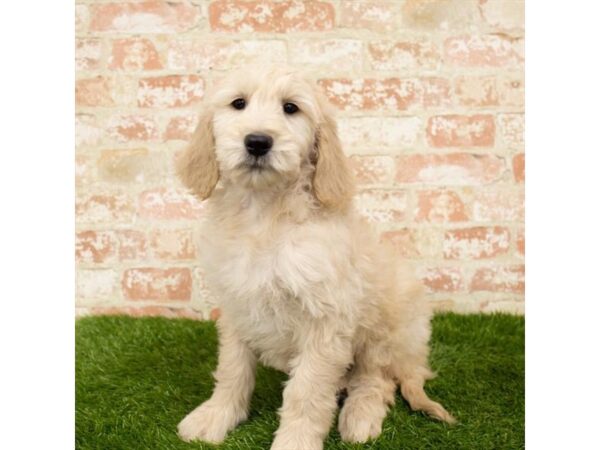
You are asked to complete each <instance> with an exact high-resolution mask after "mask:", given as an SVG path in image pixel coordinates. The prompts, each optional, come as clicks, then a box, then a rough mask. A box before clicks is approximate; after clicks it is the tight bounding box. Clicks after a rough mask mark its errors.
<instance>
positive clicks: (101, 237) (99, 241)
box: [75, 230, 117, 263]
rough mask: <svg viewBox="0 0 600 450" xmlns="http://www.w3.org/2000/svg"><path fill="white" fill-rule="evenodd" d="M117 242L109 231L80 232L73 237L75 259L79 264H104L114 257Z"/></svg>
mask: <svg viewBox="0 0 600 450" xmlns="http://www.w3.org/2000/svg"><path fill="white" fill-rule="evenodd" d="M116 248H117V241H116V239H115V236H114V233H112V232H110V231H93V230H89V231H81V232H79V233H77V234H76V235H75V259H76V260H77V261H78V262H80V263H104V262H109V261H112V260H113V258H114V256H115V255H116Z"/></svg>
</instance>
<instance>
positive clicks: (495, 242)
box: [443, 227, 510, 259]
mask: <svg viewBox="0 0 600 450" xmlns="http://www.w3.org/2000/svg"><path fill="white" fill-rule="evenodd" d="M509 247H510V233H509V231H508V228H504V227H472V228H462V229H457V230H447V231H446V232H445V233H444V241H443V252H444V258H446V259H484V258H493V257H495V256H499V255H502V254H505V253H507V252H508V250H509Z"/></svg>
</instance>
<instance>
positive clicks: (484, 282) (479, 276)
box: [470, 265, 525, 294]
mask: <svg viewBox="0 0 600 450" xmlns="http://www.w3.org/2000/svg"><path fill="white" fill-rule="evenodd" d="M470 289H471V292H478V291H485V292H510V293H514V294H523V293H524V292H525V266H523V265H514V266H498V265H495V266H492V267H482V268H480V269H477V271H476V272H475V275H473V279H472V281H471V286H470Z"/></svg>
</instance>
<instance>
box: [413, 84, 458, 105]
mask: <svg viewBox="0 0 600 450" xmlns="http://www.w3.org/2000/svg"><path fill="white" fill-rule="evenodd" d="M421 88H422V91H423V92H422V95H423V107H425V108H430V107H439V106H449V105H450V104H451V103H452V97H451V94H450V90H451V86H450V82H449V81H448V80H446V79H444V78H438V77H425V78H421Z"/></svg>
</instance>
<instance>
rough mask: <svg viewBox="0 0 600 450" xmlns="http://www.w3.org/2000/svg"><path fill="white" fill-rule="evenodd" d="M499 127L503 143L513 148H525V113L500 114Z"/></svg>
mask: <svg viewBox="0 0 600 450" xmlns="http://www.w3.org/2000/svg"><path fill="white" fill-rule="evenodd" d="M498 129H499V132H500V133H499V134H500V138H501V141H502V144H503V145H504V146H505V147H506V148H508V149H513V150H520V149H523V147H524V146H525V115H524V114H499V115H498Z"/></svg>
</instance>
